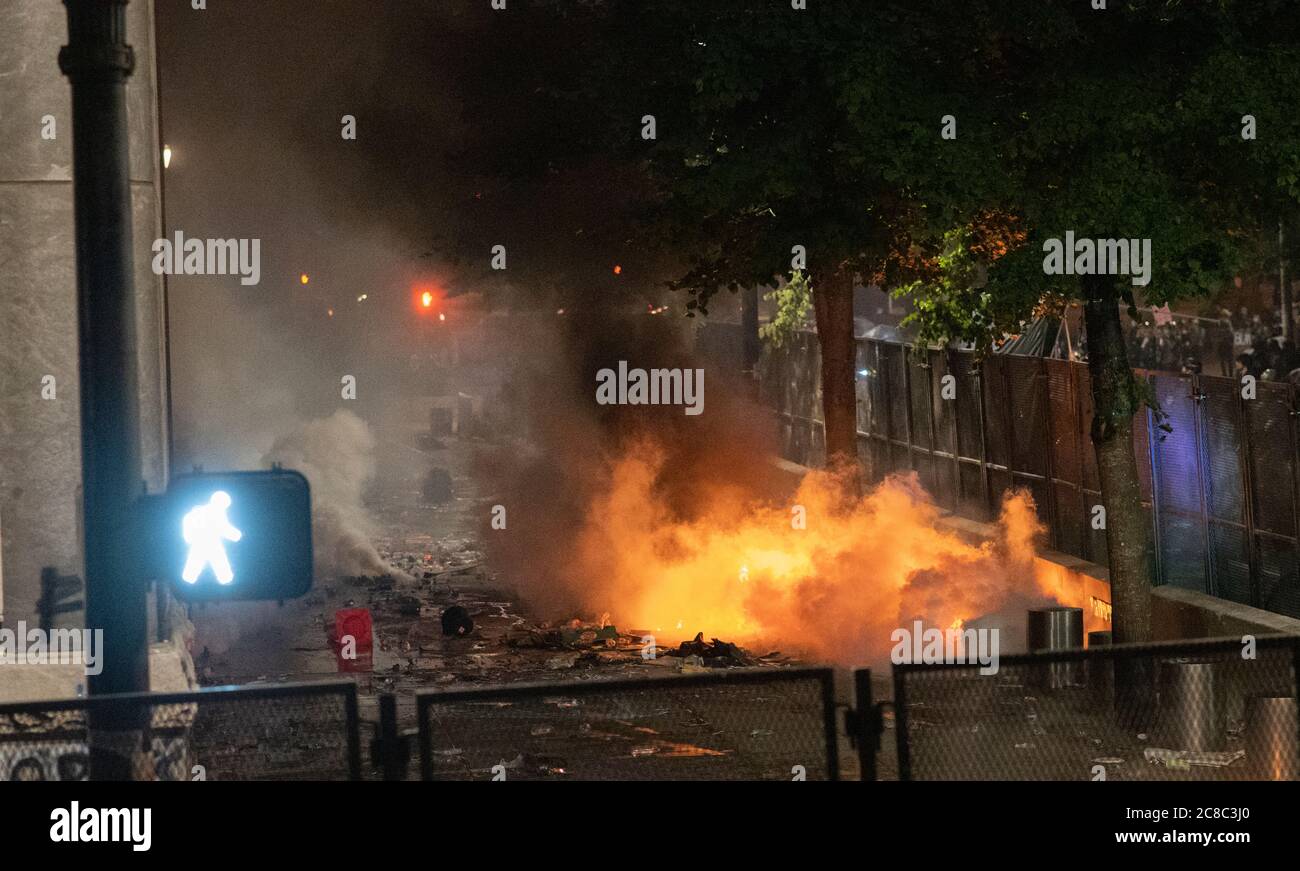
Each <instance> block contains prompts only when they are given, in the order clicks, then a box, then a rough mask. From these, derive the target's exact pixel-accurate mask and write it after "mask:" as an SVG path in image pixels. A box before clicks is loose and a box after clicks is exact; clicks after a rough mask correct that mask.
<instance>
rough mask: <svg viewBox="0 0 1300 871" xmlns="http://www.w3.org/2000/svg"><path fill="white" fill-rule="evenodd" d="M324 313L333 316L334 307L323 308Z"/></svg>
mask: <svg viewBox="0 0 1300 871" xmlns="http://www.w3.org/2000/svg"><path fill="white" fill-rule="evenodd" d="M325 313H326V314H327V315H329V316H330V317H334V309H332V308H331V309H326V310H325Z"/></svg>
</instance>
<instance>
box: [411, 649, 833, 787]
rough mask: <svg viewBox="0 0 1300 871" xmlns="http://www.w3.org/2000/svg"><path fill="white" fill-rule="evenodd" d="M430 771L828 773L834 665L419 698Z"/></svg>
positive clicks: (468, 776)
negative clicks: (822, 667)
mask: <svg viewBox="0 0 1300 871" xmlns="http://www.w3.org/2000/svg"><path fill="white" fill-rule="evenodd" d="M416 707H417V712H418V713H417V715H418V718H419V742H420V765H421V776H422V777H423V779H425V780H544V779H549V780H563V779H567V780H792V779H797V778H806V779H808V780H827V779H830V780H835V779H838V776H839V762H838V751H837V737H836V736H837V734H838V733H837V728H836V722H835V710H836V709H835V702H834V690H833V684H832V673H831V670H830V669H816V668H807V669H805V668H801V669H781V670H776V669H736V670H730V671H725V672H721V673H716V674H701V675H676V676H670V677H659V678H643V679H633V680H618V681H585V682H584V681H578V682H568V683H559V684H554V683H553V684H519V685H510V686H503V687H493V688H483V689H469V690H458V691H449V692H447V691H440V692H431V693H421V694H420V695H418V696H417V704H416Z"/></svg>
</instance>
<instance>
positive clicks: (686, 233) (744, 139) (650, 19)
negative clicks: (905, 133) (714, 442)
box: [591, 0, 911, 470]
mask: <svg viewBox="0 0 1300 871" xmlns="http://www.w3.org/2000/svg"><path fill="white" fill-rule="evenodd" d="M594 14H595V15H596V16H597V17H598V18H599V19H600V21H601V26H600V27H599V28H597V31H596V32H597V33H598V34H600V36H599V38H598V39H597V40H596V43H595V45H594V48H593V62H592V74H591V82H592V97H593V99H594V101H595V102H597V103H598V104H600V105H603V106H605V107H607V110H608V117H609V122H608V124H609V129H611V130H613V131H616V135H615V137H614V139H613V141H612V142H611V145H612V146H613V147H614V148H616V149H617V151H618V153H619V154H621V155H625V156H626V155H631V156H633V157H634V158H635V159H638V160H641V161H642V162H643V164H644V167H645V169H646V172H647V175H648V177H649V178H650V179H651V180H652V188H653V191H654V194H653V196H652V197H651V202H650V203H649V207H648V208H647V212H646V218H647V221H646V226H647V227H648V228H649V236H650V237H651V239H652V241H653V242H654V243H656V244H658V245H661V246H664V247H667V248H670V249H672V250H674V251H676V252H679V253H680V254H681V255H682V256H683V258H684V259H685V260H686V262H687V266H686V269H685V270H684V273H683V274H682V275H680V276H679V277H678V278H677V279H676V280H675V281H673V282H672V286H673V287H675V288H678V289H684V290H687V291H689V293H690V295H691V298H690V300H689V301H688V303H687V308H688V310H689V311H690V312H691V313H692V314H693V313H696V312H699V313H702V314H707V312H708V305H709V300H710V298H711V297H712V296H713V294H714V293H715V292H716V291H717V290H718V289H720V288H723V287H727V288H730V289H732V290H736V289H738V288H742V287H746V286H752V285H755V284H766V283H769V282H771V281H772V279H773V278H774V277H775V276H778V275H789V274H792V273H806V277H807V279H808V281H809V282H810V284H811V288H812V306H813V311H814V316H815V322H816V325H817V334H818V343H819V347H820V351H821V389H822V408H823V416H824V420H825V433H826V452H827V456H828V460H829V461H830V462H831V463H832V464H836V465H841V466H844V467H847V468H850V469H853V470H856V469H857V425H856V420H857V416H856V408H857V404H856V403H857V400H856V395H855V391H854V374H853V373H854V358H855V348H854V338H853V290H854V285H855V283H856V279H857V278H858V277H859V276H865V275H870V274H873V273H875V272H876V271H878V270H879V268H880V264H881V263H882V262H883V261H884V259H885V257H886V256H887V253H888V252H889V250H890V248H891V246H892V245H894V244H895V236H896V232H897V228H898V227H899V226H903V225H904V224H905V223H906V222H905V219H904V216H905V214H906V212H907V210H908V209H909V208H910V207H911V204H910V201H909V200H908V198H907V197H906V196H905V194H904V192H903V190H902V187H901V185H900V184H899V183H898V181H897V180H892V181H891V180H890V178H888V177H887V171H888V170H889V169H890V168H891V167H892V166H893V165H894V164H895V163H896V155H894V154H893V152H892V151H891V150H890V148H889V147H886V145H887V144H886V143H882V144H881V145H880V147H875V145H874V143H873V145H872V147H863V145H864V144H863V142H862V130H863V128H864V127H869V126H870V118H869V117H867V116H869V115H870V114H871V112H872V106H871V105H870V103H869V101H868V100H865V99H864V93H863V91H862V88H861V86H860V85H861V79H862V77H863V76H868V77H869V76H870V74H871V72H870V68H871V67H872V66H873V65H875V64H877V63H879V62H880V61H881V60H882V58H883V57H884V55H883V54H882V53H881V52H878V51H877V50H876V49H875V48H874V47H873V45H874V40H875V38H876V37H875V34H874V32H873V26H874V21H873V20H872V18H871V16H870V15H867V14H864V13H863V10H862V7H861V6H860V4H855V3H851V2H843V0H826V2H819V3H818V4H817V6H816V9H815V11H810V10H804V11H799V10H795V9H793V8H783V6H782V4H773V3H770V2H756V0H731V2H719V3H700V2H698V0H636V2H622V0H611V2H607V3H597V4H594ZM648 124H653V136H652V137H651V135H650V132H649V129H648V127H647V125H648ZM888 145H892V143H889V144H888Z"/></svg>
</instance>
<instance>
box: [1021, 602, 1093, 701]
mask: <svg viewBox="0 0 1300 871" xmlns="http://www.w3.org/2000/svg"><path fill="white" fill-rule="evenodd" d="M1026 635H1027V636H1028V637H1027V639H1026V642H1027V643H1026V645H1025V646H1026V647H1028V648H1029V652H1030V653H1038V652H1040V651H1055V650H1077V649H1079V648H1081V647H1083V609H1082V608H1066V607H1062V606H1058V607H1054V608H1030V609H1029V620H1028V623H1027V632H1026ZM1082 664H1083V663H1082V661H1081V660H1071V661H1067V662H1052V663H1045V664H1043V665H1041V666H1037V667H1035V668H1034V669H1033V670H1032V672H1031V674H1030V678H1031V682H1032V683H1033V684H1034V685H1035V686H1037V687H1039V688H1041V689H1051V690H1054V689H1060V688H1062V687H1068V686H1077V685H1080V684H1082V683H1083V680H1082V668H1081V666H1082Z"/></svg>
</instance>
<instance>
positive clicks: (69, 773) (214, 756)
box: [0, 681, 361, 780]
mask: <svg viewBox="0 0 1300 871" xmlns="http://www.w3.org/2000/svg"><path fill="white" fill-rule="evenodd" d="M110 710H111V711H112V712H113V713H114V714H115V716H116V717H117V718H118V720H119V721H121V720H125V721H128V722H130V723H132V724H134V726H135V728H134V729H133V730H132V731H128V732H118V733H111V734H116V735H125V736H127V737H128V739H129V743H128V744H127V745H126V746H120V745H119V746H115V748H114V749H115V750H117V751H118V752H119V753H120V754H121V755H122V756H124V757H127V758H129V759H130V760H131V762H130V768H131V777H132V779H134V780H191V779H195V778H196V775H198V774H199V772H200V771H201V773H202V777H203V779H206V780H359V779H360V777H361V745H360V737H359V731H358V729H359V723H358V719H357V687H356V684H355V683H352V682H351V681H340V682H330V683H312V684H281V685H276V686H255V687H217V688H212V689H204V690H198V691H194V692H184V693H138V694H128V695H117V696H97V697H93V698H89V699H63V700H58V701H45V702H21V703H16V704H6V705H0V780H85V779H87V777H88V774H89V765H90V744H91V741H92V740H94V741H97V742H99V741H102V740H105V739H106V738H108V737H109V736H106V735H104V734H103V733H100V732H98V731H96V732H95V734H94V735H92V721H94V720H95V718H96V717H97V716H99V715H100V714H104V713H108V712H110ZM95 728H96V729H98V727H97V726H96V727H95ZM195 766H200V767H201V768H196V767H195Z"/></svg>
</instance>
